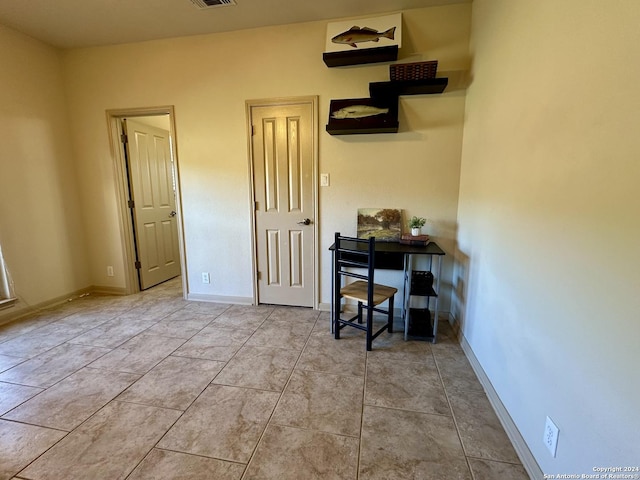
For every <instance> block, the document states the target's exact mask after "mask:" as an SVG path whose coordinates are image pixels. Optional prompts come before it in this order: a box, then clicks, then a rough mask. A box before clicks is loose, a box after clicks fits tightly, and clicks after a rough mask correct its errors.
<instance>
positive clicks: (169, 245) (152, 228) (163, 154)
mask: <svg viewBox="0 0 640 480" xmlns="http://www.w3.org/2000/svg"><path fill="white" fill-rule="evenodd" d="M123 124H124V129H125V134H126V136H127V142H126V148H127V158H128V161H129V177H130V178H129V182H130V186H131V198H132V201H133V205H132V212H133V221H134V229H135V239H136V252H137V257H138V264H137V265H136V266H137V267H138V271H139V276H140V288H141V289H142V290H145V289H147V288H149V287H152V286H154V285H157V284H159V283H162V282H164V281H166V280H169V279H171V278H174V277H176V276H178V275H180V251H179V245H178V225H177V220H176V196H175V188H174V177H173V163H172V159H171V148H170V144H169V132H168V131H166V130H162V129H160V128H156V127H152V126H149V125H145V124H142V123H140V122H138V121H136V120H133V119H130V118H128V119H126V120H123Z"/></svg>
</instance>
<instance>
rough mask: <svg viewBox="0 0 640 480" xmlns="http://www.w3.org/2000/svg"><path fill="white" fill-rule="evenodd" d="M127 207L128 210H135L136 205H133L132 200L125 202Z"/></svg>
mask: <svg viewBox="0 0 640 480" xmlns="http://www.w3.org/2000/svg"><path fill="white" fill-rule="evenodd" d="M127 206H128V207H129V208H135V206H136V203H135V202H134V201H133V200H129V201H128V202H127Z"/></svg>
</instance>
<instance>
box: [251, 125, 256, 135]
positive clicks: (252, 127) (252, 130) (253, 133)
mask: <svg viewBox="0 0 640 480" xmlns="http://www.w3.org/2000/svg"><path fill="white" fill-rule="evenodd" d="M255 134H256V127H254V126H253V125H251V136H252V137H253V136H254V135H255Z"/></svg>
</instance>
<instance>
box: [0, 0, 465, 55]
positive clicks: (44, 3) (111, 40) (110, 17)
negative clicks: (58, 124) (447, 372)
mask: <svg viewBox="0 0 640 480" xmlns="http://www.w3.org/2000/svg"><path fill="white" fill-rule="evenodd" d="M234 1H235V3H236V5H232V6H220V7H209V8H206V9H201V8H199V7H197V6H195V5H194V4H193V3H192V1H191V0H53V1H52V0H0V24H4V25H5V26H8V27H10V28H12V29H14V30H17V31H19V32H23V33H25V34H27V35H29V36H31V37H34V38H37V39H38V40H41V41H43V42H45V43H48V44H50V45H53V46H56V47H60V48H77V47H90V46H98V45H113V44H119V43H130V42H141V41H145V40H156V39H160V38H171V37H182V36H187V35H199V34H206V33H215V32H228V31H232V30H242V29H247V28H256V27H261V26H268V25H284V24H289V23H299V22H309V21H316V20H329V19H338V18H344V17H362V16H370V15H378V14H385V13H390V12H395V11H398V10H408V9H412V8H422V7H431V6H438V5H449V4H455V3H469V2H471V0H234Z"/></svg>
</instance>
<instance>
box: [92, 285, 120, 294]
mask: <svg viewBox="0 0 640 480" xmlns="http://www.w3.org/2000/svg"><path fill="white" fill-rule="evenodd" d="M91 293H97V294H101V295H120V296H123V295H126V294H127V289H126V288H121V287H102V286H100V285H94V286H92V287H91Z"/></svg>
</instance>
